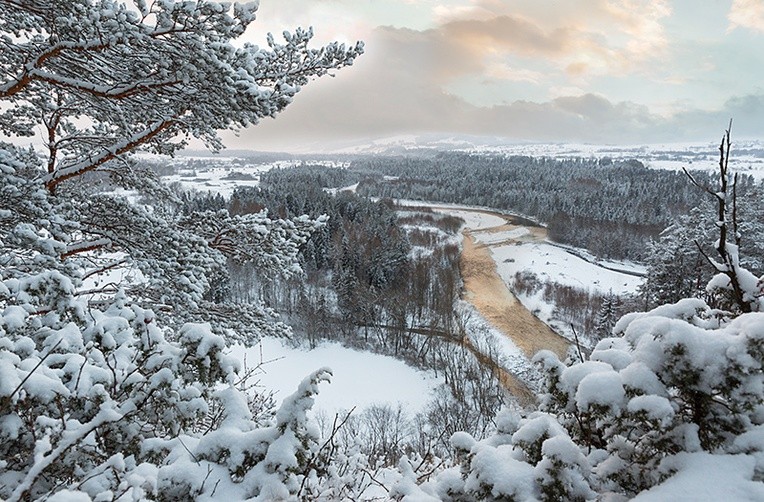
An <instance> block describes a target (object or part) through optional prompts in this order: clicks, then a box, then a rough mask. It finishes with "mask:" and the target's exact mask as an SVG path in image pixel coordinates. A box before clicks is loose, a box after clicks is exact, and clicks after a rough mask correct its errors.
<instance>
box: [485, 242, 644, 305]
mask: <svg viewBox="0 0 764 502" xmlns="http://www.w3.org/2000/svg"><path fill="white" fill-rule="evenodd" d="M491 252H492V253H493V257H494V261H496V264H497V268H498V272H499V275H500V276H501V278H502V279H503V280H504V282H505V283H507V284H511V282H512V280H513V277H514V275H515V273H517V272H520V271H524V270H525V271H530V272H533V273H535V274H536V275H537V276H539V278H540V279H541V280H542V281H544V280H549V281H552V282H557V283H560V284H563V285H566V286H571V287H575V288H578V289H582V290H584V291H587V290H588V291H598V292H600V293H608V292H610V291H612V292H613V293H615V294H618V295H620V294H626V293H633V292H634V291H636V289H637V286H639V285H640V284H641V283H642V278H640V277H636V276H633V275H628V274H623V273H621V272H615V271H613V270H608V269H606V268H603V267H600V266H598V265H596V264H594V263H590V262H588V261H586V260H584V259H582V258H579V257H577V256H574V255H572V254H570V253H569V252H567V251H566V250H564V249H561V248H559V247H556V246H552V245H550V244H547V243H540V242H533V243H524V244H520V245H515V244H512V245H507V246H497V247H493V248H491Z"/></svg>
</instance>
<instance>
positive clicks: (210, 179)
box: [162, 162, 283, 197]
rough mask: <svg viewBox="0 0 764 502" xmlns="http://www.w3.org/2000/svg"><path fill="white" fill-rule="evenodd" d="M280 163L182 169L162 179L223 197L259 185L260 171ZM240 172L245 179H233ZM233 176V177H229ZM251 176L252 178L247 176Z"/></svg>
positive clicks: (187, 188) (268, 169)
mask: <svg viewBox="0 0 764 502" xmlns="http://www.w3.org/2000/svg"><path fill="white" fill-rule="evenodd" d="M281 164H283V162H280V163H275V164H273V163H271V164H259V165H249V166H233V165H232V166H231V167H230V168H225V167H214V168H212V169H209V170H199V171H181V172H180V173H179V174H174V175H172V176H165V177H163V178H162V179H163V180H164V181H165V182H167V183H174V182H177V183H180V185H181V186H182V187H183V188H184V189H186V190H189V189H193V190H198V191H200V192H205V191H206V192H213V193H219V194H220V195H222V196H223V197H230V196H231V194H232V193H233V191H234V190H235V189H236V188H238V187H251V186H257V185H258V184H259V183H260V173H263V172H265V171H270V170H271V169H273V168H274V167H276V165H281ZM236 173H239V174H241V175H243V176H242V178H243V179H233V177H235V176H236ZM229 176H231V178H228V177H229ZM247 177H250V178H247Z"/></svg>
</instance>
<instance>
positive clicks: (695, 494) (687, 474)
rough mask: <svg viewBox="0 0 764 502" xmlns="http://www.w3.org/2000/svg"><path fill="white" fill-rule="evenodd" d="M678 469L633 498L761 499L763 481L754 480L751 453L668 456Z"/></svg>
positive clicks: (645, 501)
mask: <svg viewBox="0 0 764 502" xmlns="http://www.w3.org/2000/svg"><path fill="white" fill-rule="evenodd" d="M668 461H669V462H671V463H672V464H673V465H672V467H673V468H674V469H676V470H677V471H678V472H677V473H676V474H674V475H673V476H671V477H670V478H669V479H667V480H666V481H664V482H663V483H661V484H660V485H658V486H655V487H653V488H652V489H650V490H647V491H644V492H642V493H640V494H639V495H637V496H636V497H635V498H634V499H633V500H634V502H663V501H666V500H671V501H672V502H697V501H708V502H711V501H717V500H730V501H732V500H735V501H751V502H753V501H761V500H764V483H762V482H761V481H752V478H754V469H755V465H756V460H755V458H754V457H753V456H752V455H712V454H710V453H705V452H697V453H680V454H678V455H676V456H675V457H673V458H670V459H669V460H668Z"/></svg>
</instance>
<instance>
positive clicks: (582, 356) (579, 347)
mask: <svg viewBox="0 0 764 502" xmlns="http://www.w3.org/2000/svg"><path fill="white" fill-rule="evenodd" d="M570 329H572V330H573V338H575V340H576V350H577V351H578V358H579V359H581V362H582V363H583V362H585V359H584V355H583V353H581V344H580V343H579V342H578V333H576V327H575V326H573V323H570Z"/></svg>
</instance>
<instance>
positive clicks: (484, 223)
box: [433, 207, 506, 230]
mask: <svg viewBox="0 0 764 502" xmlns="http://www.w3.org/2000/svg"><path fill="white" fill-rule="evenodd" d="M433 210H434V211H435V212H438V213H446V214H450V215H451V216H456V217H457V218H461V219H463V220H464V226H465V228H467V229H469V230H480V229H483V228H491V227H498V226H500V225H504V223H506V222H505V221H504V218H502V217H501V216H497V215H495V214H488V213H478V212H475V211H461V210H458V209H438V208H437V207H433Z"/></svg>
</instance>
